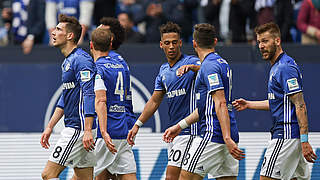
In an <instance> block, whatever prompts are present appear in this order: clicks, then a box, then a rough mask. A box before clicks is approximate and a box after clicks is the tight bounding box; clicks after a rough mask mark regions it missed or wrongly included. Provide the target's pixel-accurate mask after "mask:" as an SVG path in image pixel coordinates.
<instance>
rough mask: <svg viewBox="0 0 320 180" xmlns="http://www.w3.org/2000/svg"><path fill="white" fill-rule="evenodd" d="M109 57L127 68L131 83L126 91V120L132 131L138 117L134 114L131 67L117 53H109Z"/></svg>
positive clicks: (127, 75)
mask: <svg viewBox="0 0 320 180" xmlns="http://www.w3.org/2000/svg"><path fill="white" fill-rule="evenodd" d="M108 56H110V57H111V58H114V59H116V60H118V61H119V62H120V63H121V64H122V65H123V66H124V68H125V71H126V73H125V74H126V77H127V79H129V81H127V83H129V84H128V85H127V87H128V88H129V89H127V90H126V99H125V103H126V119H127V121H128V123H129V124H128V125H129V129H131V128H132V127H133V125H134V123H135V122H136V116H135V114H134V112H133V105H132V91H131V78H130V71H129V66H128V64H127V62H126V61H125V60H124V59H123V57H122V56H121V55H120V54H118V53H116V52H115V51H109V54H108Z"/></svg>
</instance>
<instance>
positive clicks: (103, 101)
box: [95, 90, 117, 154]
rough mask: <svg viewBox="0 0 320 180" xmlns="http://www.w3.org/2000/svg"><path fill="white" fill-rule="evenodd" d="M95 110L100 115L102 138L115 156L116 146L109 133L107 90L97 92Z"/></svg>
mask: <svg viewBox="0 0 320 180" xmlns="http://www.w3.org/2000/svg"><path fill="white" fill-rule="evenodd" d="M95 95H96V97H95V109H96V112H97V115H98V120H99V128H100V132H101V136H102V138H103V140H104V142H105V143H106V145H107V147H108V149H109V151H110V152H111V153H112V154H114V153H116V152H117V150H116V149H115V145H114V144H113V143H112V140H111V137H110V135H109V134H108V132H107V122H108V121H107V119H108V116H107V95H106V91H105V90H97V91H95Z"/></svg>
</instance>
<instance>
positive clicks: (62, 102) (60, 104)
mask: <svg viewBox="0 0 320 180" xmlns="http://www.w3.org/2000/svg"><path fill="white" fill-rule="evenodd" d="M56 107H59V108H61V109H64V100H63V93H62V94H61V96H60V98H59V100H58V103H57V105H56Z"/></svg>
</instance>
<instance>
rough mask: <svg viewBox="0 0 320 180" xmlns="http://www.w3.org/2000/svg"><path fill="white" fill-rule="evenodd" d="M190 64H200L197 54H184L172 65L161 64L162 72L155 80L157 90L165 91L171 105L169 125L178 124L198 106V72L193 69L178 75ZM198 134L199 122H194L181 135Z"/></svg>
mask: <svg viewBox="0 0 320 180" xmlns="http://www.w3.org/2000/svg"><path fill="white" fill-rule="evenodd" d="M188 64H197V65H200V61H199V59H198V58H197V57H195V56H187V55H182V56H181V58H180V59H179V60H178V61H177V62H176V64H174V65H173V67H170V65H169V63H165V64H163V65H161V67H160V72H159V74H158V76H157V77H156V80H155V89H154V90H155V91H165V92H166V94H167V102H168V106H169V112H168V114H169V126H172V125H175V124H177V123H178V122H179V121H180V120H182V119H183V118H185V117H187V116H188V115H189V114H191V113H192V112H193V111H194V110H195V107H196V104H195V93H194V81H195V77H196V74H195V73H194V72H192V71H189V72H188V73H186V74H184V75H183V76H181V77H178V76H177V70H178V69H179V68H180V67H181V66H183V65H188ZM189 134H192V135H197V123H195V124H192V125H191V128H190V127H188V128H186V129H184V130H182V132H181V133H180V135H189Z"/></svg>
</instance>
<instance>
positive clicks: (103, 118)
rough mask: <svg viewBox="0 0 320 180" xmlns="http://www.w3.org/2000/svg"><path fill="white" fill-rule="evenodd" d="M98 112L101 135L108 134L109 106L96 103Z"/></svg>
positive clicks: (103, 103)
mask: <svg viewBox="0 0 320 180" xmlns="http://www.w3.org/2000/svg"><path fill="white" fill-rule="evenodd" d="M95 106H96V112H97V115H98V120H99V128H100V132H101V134H104V133H106V132H107V117H108V116H107V106H106V103H105V102H96V105H95Z"/></svg>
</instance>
